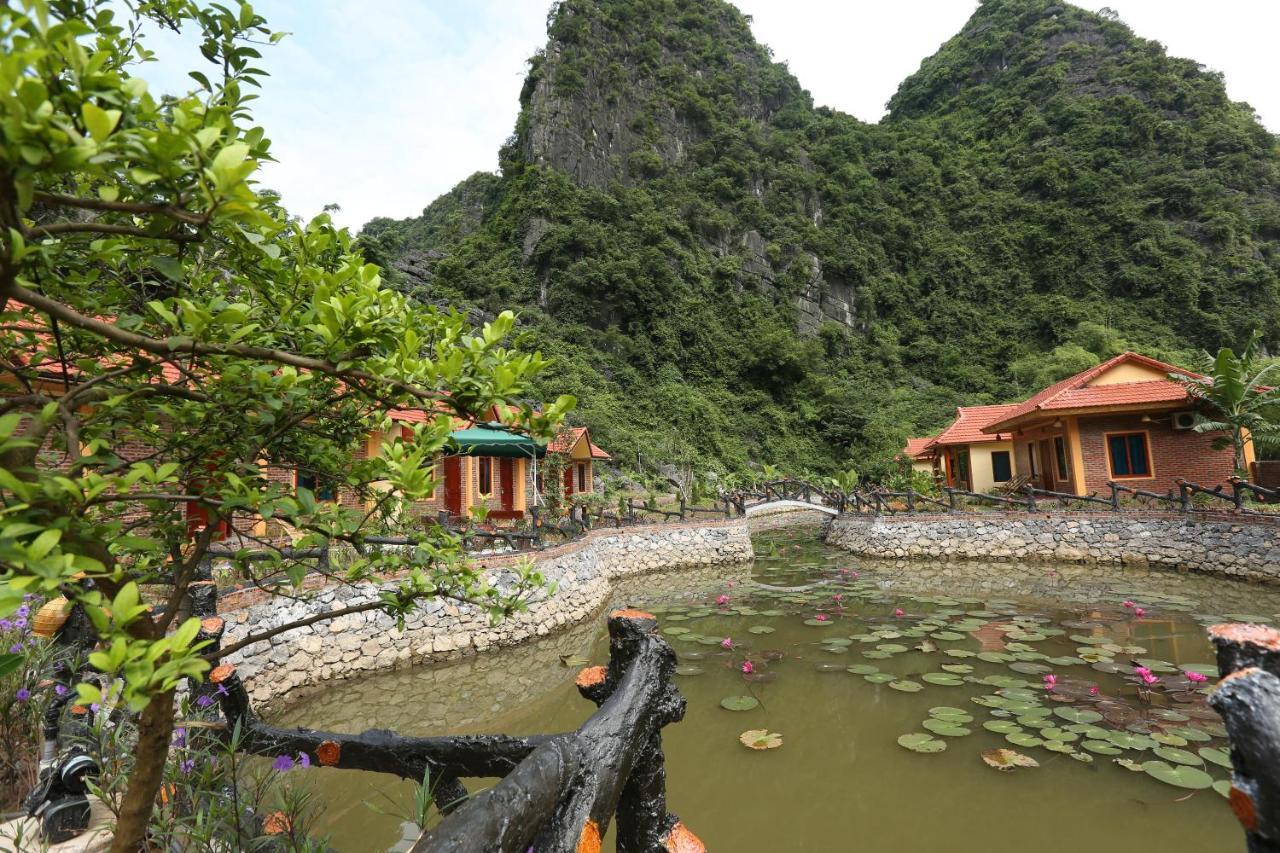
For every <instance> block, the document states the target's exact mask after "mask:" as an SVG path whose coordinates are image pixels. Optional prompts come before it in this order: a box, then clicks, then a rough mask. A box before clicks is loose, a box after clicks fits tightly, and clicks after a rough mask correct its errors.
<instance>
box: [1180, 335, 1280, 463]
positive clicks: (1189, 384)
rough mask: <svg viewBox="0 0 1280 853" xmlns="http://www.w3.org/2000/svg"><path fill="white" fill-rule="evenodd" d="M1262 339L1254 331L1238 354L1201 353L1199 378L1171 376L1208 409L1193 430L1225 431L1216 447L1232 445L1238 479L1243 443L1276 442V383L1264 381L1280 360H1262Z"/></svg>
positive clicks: (1279, 432)
mask: <svg viewBox="0 0 1280 853" xmlns="http://www.w3.org/2000/svg"><path fill="white" fill-rule="evenodd" d="M1260 340H1261V336H1260V335H1259V334H1258V333H1257V332H1255V333H1253V334H1252V335H1250V337H1249V340H1248V341H1247V342H1246V343H1245V345H1244V349H1242V350H1241V351H1240V354H1239V355H1237V354H1236V353H1235V351H1234V350H1232V349H1230V348H1229V347H1223V348H1222V349H1220V350H1218V354H1217V356H1210V355H1209V354H1208V353H1205V355H1204V367H1203V370H1202V372H1203V374H1204V375H1203V376H1189V375H1186V374H1178V373H1175V374H1173V378H1174V379H1176V380H1178V381H1179V382H1181V383H1182V384H1183V386H1184V387H1185V388H1186V389H1187V392H1188V393H1189V394H1190V395H1191V396H1192V397H1194V398H1196V399H1197V400H1199V401H1201V402H1202V403H1203V404H1204V405H1205V408H1206V409H1207V410H1208V411H1207V412H1202V413H1201V414H1200V416H1199V417H1197V419H1196V423H1195V426H1194V427H1193V429H1195V431H1196V432H1215V433H1224V435H1222V436H1220V437H1219V438H1218V439H1216V440H1215V441H1214V448H1215V449H1218V450H1220V449H1222V448H1224V447H1230V448H1231V450H1232V454H1233V459H1234V463H1233V464H1234V466H1235V470H1236V473H1237V474H1238V475H1239V476H1241V477H1247V476H1248V471H1247V469H1246V466H1245V448H1246V447H1248V446H1249V445H1250V444H1252V445H1253V446H1254V447H1265V446H1267V445H1268V444H1271V445H1274V444H1276V443H1277V441H1280V387H1276V386H1272V385H1268V384H1267V375H1268V374H1270V373H1271V372H1272V371H1273V370H1274V369H1275V368H1276V367H1277V366H1280V362H1274V361H1272V362H1269V363H1268V362H1266V361H1265V360H1264V359H1263V357H1262V355H1261V346H1260Z"/></svg>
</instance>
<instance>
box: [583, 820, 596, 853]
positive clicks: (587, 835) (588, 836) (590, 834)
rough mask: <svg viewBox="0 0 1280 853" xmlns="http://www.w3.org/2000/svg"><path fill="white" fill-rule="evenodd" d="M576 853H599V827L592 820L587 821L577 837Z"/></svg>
mask: <svg viewBox="0 0 1280 853" xmlns="http://www.w3.org/2000/svg"><path fill="white" fill-rule="evenodd" d="M578 853H600V827H598V826H596V822H595V821H594V820H589V821H587V825H586V826H584V827H582V834H581V835H579V836H578Z"/></svg>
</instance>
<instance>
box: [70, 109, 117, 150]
mask: <svg viewBox="0 0 1280 853" xmlns="http://www.w3.org/2000/svg"><path fill="white" fill-rule="evenodd" d="M80 114H81V116H82V117H83V118H84V126H85V127H86V128H88V129H89V135H90V136H91V137H93V141H94V142H103V141H104V140H106V138H107V137H108V136H110V135H111V131H113V130H115V127H116V123H117V122H119V121H120V116H121V115H122V113H121V112H120V111H119V110H104V109H102V108H101V107H99V106H98V105H96V104H93V103H91V102H89V101H85V103H84V104H83V105H82V106H81V108H80Z"/></svg>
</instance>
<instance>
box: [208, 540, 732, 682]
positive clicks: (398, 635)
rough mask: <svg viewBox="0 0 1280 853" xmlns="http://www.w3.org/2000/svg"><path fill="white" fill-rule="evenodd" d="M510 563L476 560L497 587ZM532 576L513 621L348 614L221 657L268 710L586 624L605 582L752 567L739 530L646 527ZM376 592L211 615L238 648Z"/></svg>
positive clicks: (368, 588)
mask: <svg viewBox="0 0 1280 853" xmlns="http://www.w3.org/2000/svg"><path fill="white" fill-rule="evenodd" d="M517 559H521V558H520V557H519V556H509V557H495V558H489V559H484V560H480V562H481V564H482V565H483V567H484V568H485V569H486V570H487V571H488V572H489V573H490V576H491V579H492V580H493V582H494V583H495V584H497V585H499V586H500V585H502V584H503V583H505V582H506V578H509V576H510V573H509V572H504V569H506V568H507V567H509V566H510V565H512V563H513V562H514V561H515V560H517ZM534 559H535V562H536V564H537V568H538V570H539V571H541V572H542V574H543V575H544V576H545V577H546V578H547V580H548V581H552V582H554V583H555V584H556V589H555V592H554V594H552V595H550V596H548V595H546V594H539V595H538V596H537V597H536V598H535V599H534V600H533V601H532V602H531V603H530V606H529V609H528V610H527V611H525V612H522V613H517V614H515V615H514V616H512V617H510V618H508V619H506V620H504V621H503V622H501V623H500V624H498V625H490V624H489V620H488V617H487V615H486V614H485V613H484V612H483V611H481V610H479V609H478V608H475V607H471V606H469V605H465V604H456V603H453V602H447V601H441V600H432V601H429V602H426V603H425V604H424V605H423V607H422V608H421V609H419V610H418V611H417V612H415V613H414V614H413V615H412V616H411V617H409V618H408V619H407V620H406V624H405V626H404V628H403V629H399V628H397V627H396V624H395V620H393V619H392V618H391V617H389V616H387V615H386V614H384V613H381V612H379V611H376V610H369V611H364V612H361V613H352V614H348V615H346V616H340V617H338V618H336V619H332V620H329V621H326V622H320V623H317V624H315V625H310V626H306V627H302V628H298V629H296V630H293V631H289V632H286V633H283V634H279V635H277V636H275V637H273V638H271V639H270V640H267V641H264V642H262V643H259V644H256V645H254V646H251V647H249V648H247V649H245V650H244V651H243V652H241V653H236V654H233V655H230V656H228V657H227V659H226V662H227V663H232V664H235V666H236V669H237V671H238V672H239V673H240V675H241V677H243V678H244V679H245V681H246V683H247V684H248V686H249V690H250V693H251V695H252V697H253V699H254V701H255V702H259V703H275V702H279V701H280V700H281V699H283V698H284V697H286V696H287V695H288V694H289V693H290V692H291V691H293V690H296V689H297V688H300V687H303V686H304V685H313V684H316V683H319V682H324V681H332V680H335V679H344V678H351V677H355V676H359V675H363V674H365V673H369V672H373V671H376V670H381V669H389V668H393V667H399V666H408V665H411V664H415V663H423V662H431V661H442V660H449V659H452V658H457V657H462V656H464V655H469V654H475V653H476V652H482V651H485V650H488V649H492V648H497V647H502V646H511V645H515V644H517V643H520V642H523V641H525V640H529V639H532V638H534V637H541V636H546V635H548V634H550V633H552V632H554V631H556V630H558V629H561V628H564V627H566V626H568V625H572V624H574V623H577V622H580V621H582V620H584V619H588V618H590V617H592V616H594V615H595V614H596V613H597V612H598V611H599V610H600V608H601V607H603V606H604V604H605V603H606V601H607V599H608V598H609V594H610V590H611V586H612V582H613V581H614V580H615V579H618V578H626V577H633V576H638V575H642V574H647V573H650V572H656V571H660V570H663V569H669V568H675V567H681V566H710V565H725V566H732V565H735V564H739V563H744V562H747V561H750V560H751V559H752V550H751V538H750V535H749V533H748V530H747V524H746V521H745V520H743V519H734V520H732V521H722V522H700V523H698V524H696V525H695V524H688V525H675V524H671V525H654V526H650V527H641V528H625V529H622V530H598V531H593V532H591V533H589V534H588V535H587V536H586V537H585V538H584V539H582V540H579V541H576V542H572V543H569V544H567V545H563V546H561V547H559V548H555V549H550V550H548V551H543V552H540V553H539V554H537V555H536V556H535V557H534ZM377 589H378V587H377V586H376V585H375V584H371V583H370V584H359V585H356V586H338V585H335V586H329V587H323V588H320V589H313V590H311V591H310V594H309V596H308V598H307V599H306V600H305V601H288V600H282V599H279V598H275V599H269V600H258V601H255V600H254V592H252V591H249V592H246V593H244V594H234V595H232V596H227V597H226V598H224V599H223V600H222V602H221V603H220V608H219V610H220V613H221V615H222V616H223V618H224V619H225V620H226V621H227V635H226V637H225V640H224V642H225V643H226V644H230V643H234V642H236V641H237V640H239V639H241V638H243V637H245V636H247V635H249V634H250V633H257V632H261V631H264V630H269V629H271V628H275V627H278V626H280V625H284V624H287V623H289V622H293V621H295V620H297V619H301V618H305V617H307V616H311V615H313V614H316V613H321V612H325V611H330V610H337V609H340V608H343V607H348V606H351V605H353V604H359V603H362V602H366V601H370V600H373V599H374V598H375V597H376V595H377Z"/></svg>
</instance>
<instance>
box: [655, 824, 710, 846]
mask: <svg viewBox="0 0 1280 853" xmlns="http://www.w3.org/2000/svg"><path fill="white" fill-rule="evenodd" d="M665 846H666V849H667V853H707V845H705V844H703V843H702V839H700V838H699V837H698V836H696V835H694V834H693V833H692V832H691V831H690V830H689V827H687V826H685V825H684V824H683V823H681V822H680V821H676V825H675V826H673V827H671V832H669V833H667V840H666V845H665Z"/></svg>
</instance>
